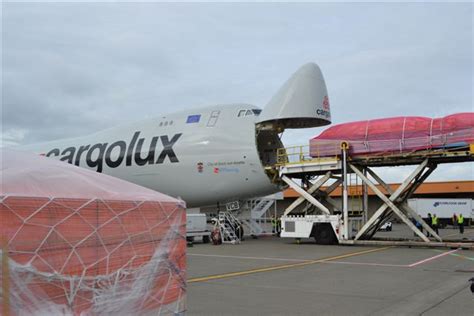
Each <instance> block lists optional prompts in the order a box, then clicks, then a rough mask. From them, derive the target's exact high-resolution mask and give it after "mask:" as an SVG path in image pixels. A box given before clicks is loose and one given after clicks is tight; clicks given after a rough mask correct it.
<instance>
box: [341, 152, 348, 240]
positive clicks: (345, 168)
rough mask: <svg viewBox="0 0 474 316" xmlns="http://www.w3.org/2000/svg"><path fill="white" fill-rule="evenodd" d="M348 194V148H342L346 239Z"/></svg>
mask: <svg viewBox="0 0 474 316" xmlns="http://www.w3.org/2000/svg"><path fill="white" fill-rule="evenodd" d="M348 203H349V201H348V195H347V150H346V148H345V147H343V148H342V212H343V216H344V226H343V232H344V236H345V238H346V239H349V210H348V207H349V206H348V205H347V204H348Z"/></svg>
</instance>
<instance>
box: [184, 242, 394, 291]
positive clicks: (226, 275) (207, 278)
mask: <svg viewBox="0 0 474 316" xmlns="http://www.w3.org/2000/svg"><path fill="white" fill-rule="evenodd" d="M390 248H392V247H382V248H376V249H370V250H363V251H358V252H351V253H348V254H344V255H339V256H334V257H329V258H323V259H318V260H310V261H304V262H299V263H292V264H284V265H279V266H273V267H266V268H258V269H252V270H245V271H238V272H230V273H223V274H217V275H209V276H205V277H198V278H192V279H189V280H188V281H187V282H188V283H197V282H205V281H211V280H218V279H224V278H232V277H237V276H243V275H249V274H255V273H260V272H270V271H276V270H283V269H289V268H297V267H303V266H307V265H311V264H317V263H323V262H327V261H331V260H338V259H343V258H349V257H354V256H360V255H364V254H368V253H372V252H377V251H382V250H386V249H390Z"/></svg>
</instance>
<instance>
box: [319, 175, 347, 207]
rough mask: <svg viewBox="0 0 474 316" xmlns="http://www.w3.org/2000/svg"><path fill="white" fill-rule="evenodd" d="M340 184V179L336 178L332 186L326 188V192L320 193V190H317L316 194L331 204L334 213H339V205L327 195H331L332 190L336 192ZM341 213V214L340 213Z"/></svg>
mask: <svg viewBox="0 0 474 316" xmlns="http://www.w3.org/2000/svg"><path fill="white" fill-rule="evenodd" d="M341 183H342V178H338V179H337V180H336V181H335V182H334V183H333V184H331V185H330V186H329V187H327V188H326V190H324V191H322V190H319V191H318V192H317V194H318V195H319V196H320V197H321V198H323V199H324V200H325V201H326V202H328V203H329V204H331V206H332V207H334V209H335V210H336V211H339V212H341V210H340V206H341V205H340V203H338V202H336V200H334V199H333V198H332V197H330V196H329V195H330V194H331V192H333V191H334V190H336V189H337V188H338V187H339V186H340V185H341ZM341 213H342V212H341Z"/></svg>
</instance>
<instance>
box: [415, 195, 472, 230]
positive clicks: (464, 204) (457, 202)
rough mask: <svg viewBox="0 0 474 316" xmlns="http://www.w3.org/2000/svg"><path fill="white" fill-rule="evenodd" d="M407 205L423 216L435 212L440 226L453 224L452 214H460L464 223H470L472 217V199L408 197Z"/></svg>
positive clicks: (425, 216)
mask: <svg viewBox="0 0 474 316" xmlns="http://www.w3.org/2000/svg"><path fill="white" fill-rule="evenodd" d="M408 206H409V207H411V208H412V209H413V210H415V211H416V212H417V213H418V215H420V216H421V217H423V218H427V217H428V213H431V215H434V214H436V216H437V217H438V219H439V223H440V225H441V227H446V226H447V225H453V224H455V223H453V220H452V218H453V215H454V214H456V215H457V216H459V214H462V216H463V217H464V224H465V225H467V226H469V225H471V222H472V219H473V217H474V216H473V215H474V214H473V201H472V199H419V198H418V199H409V200H408Z"/></svg>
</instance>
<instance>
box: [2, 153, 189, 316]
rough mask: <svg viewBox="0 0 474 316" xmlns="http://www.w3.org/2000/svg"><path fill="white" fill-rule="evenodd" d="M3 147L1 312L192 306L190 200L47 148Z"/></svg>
mask: <svg viewBox="0 0 474 316" xmlns="http://www.w3.org/2000/svg"><path fill="white" fill-rule="evenodd" d="M0 152H1V161H0V162H1V165H2V171H1V193H0V194H1V197H0V198H1V210H0V211H1V218H2V220H1V222H0V230H1V232H2V242H3V250H2V253H1V254H2V260H3V262H8V265H6V266H5V265H3V266H2V274H1V282H2V288H3V291H2V301H1V304H2V306H1V308H2V310H3V311H8V312H9V314H10V315H113V314H115V315H167V314H170V315H176V314H180V313H183V312H184V310H185V295H186V281H185V273H186V258H185V250H186V241H185V223H186V219H185V216H186V215H185V206H184V203H183V202H182V201H179V200H176V199H174V198H171V197H168V196H166V195H163V194H161V193H158V192H155V191H152V190H149V189H145V188H143V187H140V186H137V185H134V184H131V183H128V182H125V181H122V180H119V179H116V178H113V177H110V176H107V175H103V174H100V173H95V172H91V171H88V170H85V169H82V168H79V167H75V166H71V165H69V164H66V163H63V162H59V161H56V160H52V159H48V158H45V157H37V156H33V155H32V154H31V155H30V154H26V153H22V152H15V151H7V150H3V151H0Z"/></svg>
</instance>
